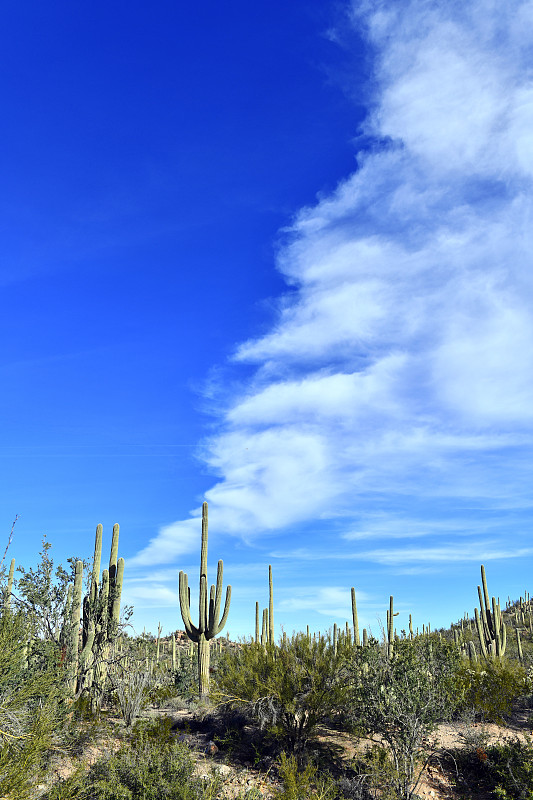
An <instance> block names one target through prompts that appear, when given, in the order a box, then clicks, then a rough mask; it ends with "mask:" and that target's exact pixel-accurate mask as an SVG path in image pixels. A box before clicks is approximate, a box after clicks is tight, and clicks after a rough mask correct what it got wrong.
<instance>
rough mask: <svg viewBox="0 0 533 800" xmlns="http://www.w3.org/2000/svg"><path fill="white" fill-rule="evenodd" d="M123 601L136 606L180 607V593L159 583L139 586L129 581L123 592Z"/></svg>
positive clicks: (125, 603)
mask: <svg viewBox="0 0 533 800" xmlns="http://www.w3.org/2000/svg"><path fill="white" fill-rule="evenodd" d="M122 602H123V604H124V605H134V606H135V608H168V607H170V608H177V609H179V597H178V593H177V592H173V591H172V590H171V589H169V588H168V587H166V586H158V585H157V584H152V585H150V586H137V585H135V583H133V584H132V582H131V581H129V582H128V584H127V586H126V587H125V589H124V591H123V593H122Z"/></svg>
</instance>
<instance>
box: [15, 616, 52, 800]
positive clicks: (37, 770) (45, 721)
mask: <svg viewBox="0 0 533 800" xmlns="http://www.w3.org/2000/svg"><path fill="white" fill-rule="evenodd" d="M28 636H29V632H28V629H27V625H26V618H25V615H24V614H23V613H21V612H17V613H12V612H11V611H9V610H6V609H4V611H3V614H2V616H1V618H0V797H5V798H13V800H24V798H28V797H33V796H34V793H35V792H34V785H35V783H36V782H38V780H39V779H40V777H41V773H42V762H43V759H45V757H46V755H47V752H48V750H49V748H50V746H51V744H52V743H53V741H54V738H55V729H56V728H57V727H58V726H59V725H60V721H61V719H62V716H64V714H65V707H64V704H63V703H62V699H63V698H62V683H61V676H60V674H59V673H58V670H57V669H56V668H55V667H53V666H52V667H48V668H46V669H42V670H40V671H35V670H31V669H29V668H28V664H27V640H28Z"/></svg>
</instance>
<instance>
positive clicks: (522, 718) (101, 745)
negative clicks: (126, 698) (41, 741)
mask: <svg viewBox="0 0 533 800" xmlns="http://www.w3.org/2000/svg"><path fill="white" fill-rule="evenodd" d="M531 714H532V712H531V711H530V710H528V709H524V708H517V709H516V710H515V712H514V713H513V715H512V717H511V718H510V719H509V720H508V723H507V725H506V726H498V725H494V724H488V723H483V724H482V723H477V724H476V723H465V722H463V723H454V724H448V725H441V726H439V728H438V729H437V730H436V732H435V734H434V736H433V737H432V742H427V744H428V746H429V745H431V744H433V743H434V744H435V747H434V755H433V757H432V758H431V760H430V762H429V764H428V766H427V767H426V769H425V770H424V773H423V775H422V779H421V782H420V784H419V787H418V789H417V794H418V795H419V796H421V797H423V798H428V800H456V798H458V797H459V795H458V794H457V793H456V792H455V791H454V788H453V774H452V773H451V772H450V767H449V765H450V758H449V757H446V755H447V753H449V752H450V751H453V750H455V749H456V748H462V747H470V748H472V747H475V746H476V744H478V743H479V742H480V741H482V738H483V737H486V743H487V744H491V743H493V742H497V741H502V740H504V739H506V738H512V737H515V736H519V737H520V738H525V736H526V734H531V732H532V720H531ZM145 715H146V716H150V717H152V718H157V717H164V716H170V717H171V719H172V721H173V725H174V732H173V735H174V736H176V737H177V738H180V739H181V740H182V741H184V742H186V743H187V744H188V746H189V747H190V749H191V752H192V753H193V755H194V758H195V760H196V771H197V774H198V775H205V776H206V777H207V776H208V775H210V774H211V771H212V770H213V769H215V770H218V771H219V772H220V774H221V775H222V777H223V778H224V780H225V782H226V785H225V790H224V791H225V795H224V796H225V797H227V798H228V799H230V798H235V797H237V796H238V794H239V792H243V793H244V792H245V791H247V790H250V789H252V788H254V789H256V791H257V792H259V794H260V795H261V797H263V798H265V800H269V798H272V797H273V793H274V790H275V789H276V788H279V787H280V785H281V784H280V782H279V780H278V779H277V778H276V776H275V770H272V769H270V768H269V766H268V764H261V768H257V767H254V765H253V763H252V762H249V761H239V760H238V759H237V758H236V757H231V754H228V753H225V752H224V748H223V747H222V748H221V749H220V750H218V752H216V753H214V754H209V753H206V748H208V746H209V743H210V741H211V734H210V732H209V730H202V729H201V727H200V729H199V730H198V729H196V726H192V725H190V724H189V723H192V722H193V719H194V717H193V714H192V713H191V712H189V711H174V710H170V709H165V708H161V709H150V710H148V711H147V712H146V714H145ZM108 722H109V723H110V725H111V727H116V728H117V730H118V729H120V728H123V723H122V720H121V719H120V718H118V717H108ZM193 727H194V731H195V732H194V733H190V732H186V731H188V730H189V731H190V730H191V729H193ZM251 733H252V729H250V734H251ZM318 739H319V742H320V744H321V746H323V747H326V748H327V749H328V750H331V752H335V753H336V757H337V759H338V760H339V762H340V763H346V764H349V763H350V761H351V759H352V758H353V756H354V754H355V753H356V752H357V751H360V750H361V749H362V748H364V747H366V746H368V745H369V744H371V741H370V740H364V739H363V740H354V738H353V737H351V736H349V735H348V734H346V733H342V732H339V731H335V730H332V729H329V728H325V727H324V728H321V729H320V730H319V737H318ZM120 745H121V738H120V737H119V736H118V735H117V736H116V737H114V736H109V735H108V736H106V737H104V738H102V739H101V740H100V741H98V742H97V743H91V744H88V745H87V746H86V747H85V748H84V749H83V753H82V754H81V755H80V756H79V757H78V758H72V757H69V756H67V755H65V754H62V753H61V752H58V753H57V754H56V755H55V756H54V758H53V759H52V765H51V770H50V779H49V781H48V783H47V786H45V785H44V784H43V785H42V786H40V787H36V798H37V797H39V796H40V795H41V794H42V793H43V792H44V791H45V789H46V788H49V787H50V786H51V785H52V784H53V783H55V782H56V781H57V780H58V779H60V778H66V777H68V776H69V775H70V774H72V773H73V771H74V770H75V769H76V768H77V767H78V766H80V764H82V763H83V764H84V765H85V766H86V767H89V766H90V765H91V764H92V763H94V762H95V761H96V760H97V759H98V758H101V757H102V755H103V754H104V753H105V752H109V751H115V750H117V749H118V748H119V747H120ZM267 761H268V760H267ZM472 797H476V798H477V800H482V795H481V794H478V795H475V793H473V794H472Z"/></svg>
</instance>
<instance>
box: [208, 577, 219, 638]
mask: <svg viewBox="0 0 533 800" xmlns="http://www.w3.org/2000/svg"><path fill="white" fill-rule="evenodd" d="M217 617H218V614H217V611H216V589H215V586H214V584H213V585H212V586H211V591H210V592H209V622H208V625H207V629H206V630H207V631H212V630H213V629H214V627H215V620H216V618H217Z"/></svg>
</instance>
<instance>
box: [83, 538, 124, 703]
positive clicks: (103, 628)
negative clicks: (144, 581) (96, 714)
mask: <svg viewBox="0 0 533 800" xmlns="http://www.w3.org/2000/svg"><path fill="white" fill-rule="evenodd" d="M119 531H120V528H119V526H118V525H117V524H115V525H113V538H112V542H111V555H110V558H109V569H104V571H103V573H102V581H101V584H100V588H99V576H100V563H101V560H102V526H101V525H97V526H96V537H95V543H94V559H93V571H92V577H91V585H90V589H89V594H88V595H86V596H85V598H84V600H83V623H82V642H81V651H80V653H79V657H78V681H77V694H78V695H79V694H81V692H82V691H84V690H85V689H87V690H89V689H91V687H92V685H93V683H94V682H95V678H96V679H97V682H98V684H99V685H100V687H101V686H102V685H103V682H104V681H105V678H106V675H107V660H108V658H109V651H110V646H111V644H112V642H113V641H114V640H115V638H116V636H117V633H118V626H119V621H120V598H121V594H122V584H123V581H124V559H123V558H119V559H118V560H117V556H118V539H119ZM76 569H78V565H77V564H76ZM80 582H81V578H80ZM75 586H76V579H75ZM74 596H75V600H74V602H73V608H72V621H73V622H74V616H75V614H76V613H77V612H76V608H75V606H76V603H77V600H76V589H75V592H74ZM78 608H79V607H78ZM78 619H79V618H78ZM73 636H74V634H73ZM95 668H96V670H97V672H96V674H95V671H94V670H95Z"/></svg>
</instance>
